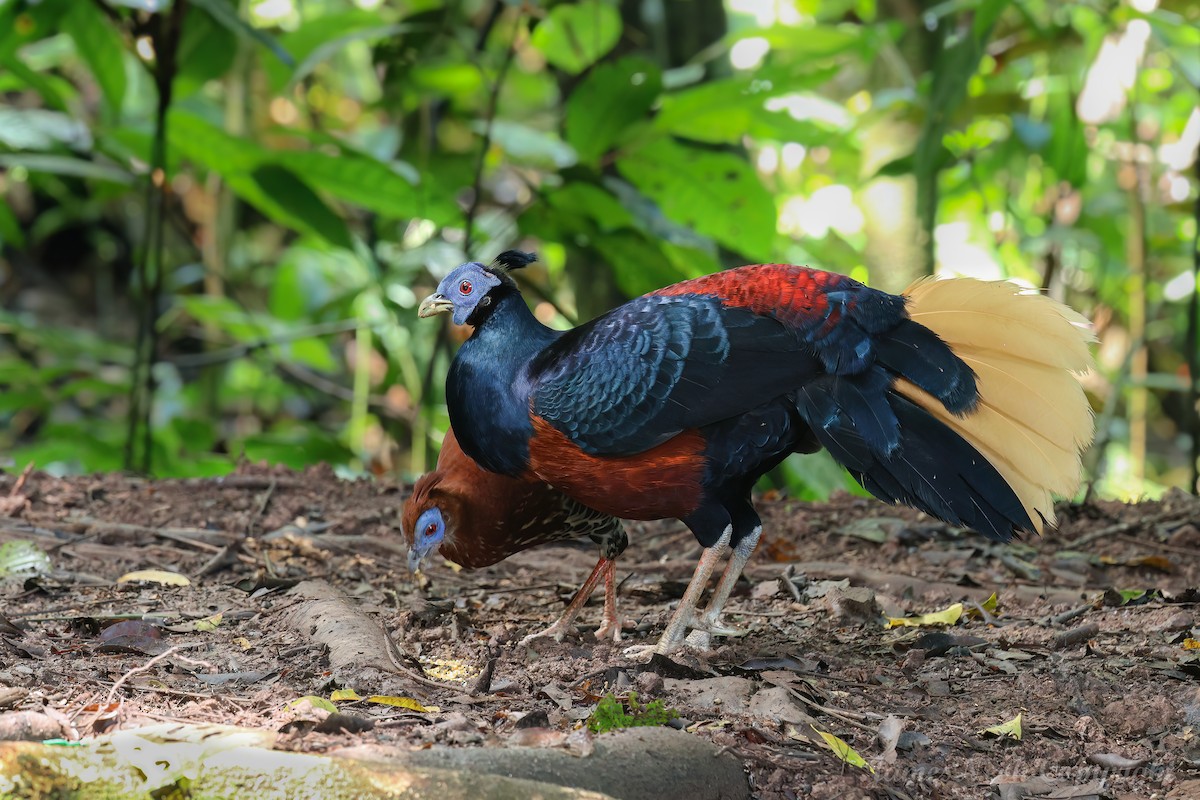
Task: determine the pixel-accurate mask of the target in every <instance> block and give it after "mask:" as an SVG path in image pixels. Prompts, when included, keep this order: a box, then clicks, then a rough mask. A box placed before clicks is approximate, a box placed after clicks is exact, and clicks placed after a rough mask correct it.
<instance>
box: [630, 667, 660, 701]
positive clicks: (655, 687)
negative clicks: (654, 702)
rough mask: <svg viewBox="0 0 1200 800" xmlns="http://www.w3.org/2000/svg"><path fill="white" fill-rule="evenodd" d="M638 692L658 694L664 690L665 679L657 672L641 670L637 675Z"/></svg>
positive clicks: (649, 694)
mask: <svg viewBox="0 0 1200 800" xmlns="http://www.w3.org/2000/svg"><path fill="white" fill-rule="evenodd" d="M636 683H637V690H638V694H641V695H643V696H651V697H653V696H654V695H657V694H658V693H659V692H661V691H662V688H663V679H662V676H661V675H659V674H658V673H657V672H641V673H638V676H637V681H636Z"/></svg>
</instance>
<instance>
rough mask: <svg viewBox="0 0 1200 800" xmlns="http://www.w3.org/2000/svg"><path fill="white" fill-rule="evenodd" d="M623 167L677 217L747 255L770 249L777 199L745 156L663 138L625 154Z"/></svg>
mask: <svg viewBox="0 0 1200 800" xmlns="http://www.w3.org/2000/svg"><path fill="white" fill-rule="evenodd" d="M617 169H618V170H619V171H620V172H621V175H623V176H624V177H625V178H626V180H628V181H629V182H630V183H632V184H634V185H635V186H637V188H638V189H640V190H641V191H642V192H643V193H645V194H646V195H647V196H648V197H650V198H651V199H652V200H654V202H656V203H658V205H659V207H660V208H661V209H662V210H663V213H664V214H666V215H667V216H668V217H670V218H671V219H673V220H675V221H676V222H680V223H682V224H684V225H686V226H687V227H689V228H692V229H694V230H696V231H698V232H699V233H702V234H704V235H705V236H709V237H711V238H713V239H715V240H717V241H718V242H720V243H721V244H723V245H725V246H726V247H728V248H730V249H731V250H736V251H737V252H739V253H741V254H742V255H744V256H748V257H750V258H765V257H767V256H768V255H769V254H770V252H771V243H772V241H773V240H774V237H775V221H776V211H775V201H774V200H773V199H772V197H771V195H770V194H769V193H768V192H767V190H766V189H765V188H764V187H763V185H762V183H761V182H760V181H759V179H758V175H757V174H755V172H754V170H753V168H751V166H750V165H749V164H748V163H746V162H745V161H744V160H743V159H741V158H739V157H737V156H735V155H732V154H730V153H713V152H709V151H706V150H698V149H695V148H691V147H686V146H684V145H681V144H677V143H675V142H673V141H671V140H669V139H659V140H657V141H655V142H652V143H651V144H649V145H646V146H644V147H640V148H638V149H637V150H634V151H632V152H629V153H626V154H624V155H623V156H621V158H619V159H618V160H617Z"/></svg>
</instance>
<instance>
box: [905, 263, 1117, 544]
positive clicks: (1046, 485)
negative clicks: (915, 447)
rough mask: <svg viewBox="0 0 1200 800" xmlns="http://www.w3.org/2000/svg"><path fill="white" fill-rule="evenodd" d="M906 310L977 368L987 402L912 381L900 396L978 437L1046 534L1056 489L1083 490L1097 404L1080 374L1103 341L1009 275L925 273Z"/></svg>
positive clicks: (971, 438)
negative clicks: (957, 399)
mask: <svg viewBox="0 0 1200 800" xmlns="http://www.w3.org/2000/svg"><path fill="white" fill-rule="evenodd" d="M904 295H905V297H907V298H908V312H909V316H911V317H912V318H913V319H914V320H915V321H916V322H919V323H921V324H922V325H924V326H925V327H926V328H929V329H930V330H931V331H933V332H934V333H936V334H937V335H938V336H939V337H941V339H942V340H943V341H944V342H945V343H946V344H948V345H949V346H950V349H952V350H953V351H954V352H955V353H956V354H957V355H958V357H959V358H961V359H962V360H963V361H965V362H966V363H967V365H968V366H969V367H970V368H971V369H972V370H974V371H975V376H976V384H977V387H978V390H979V405H978V406H977V407H976V408H975V409H974V410H973V411H970V412H967V413H966V414H964V415H963V416H961V417H959V416H955V415H953V414H951V413H950V412H949V411H947V410H946V408H945V406H943V405H942V404H941V402H939V401H938V400H937V399H935V398H934V397H933V396H932V395H930V394H928V393H926V392H925V391H923V390H921V389H919V388H917V387H916V386H914V385H913V384H912V383H909V382H908V381H906V380H904V379H900V380H897V381H896V384H895V389H896V391H898V392H899V393H900V394H902V395H904V396H905V397H907V398H908V399H910V400H912V401H913V402H915V403H917V404H918V405H920V406H921V407H922V408H924V409H925V410H926V411H928V412H930V413H931V414H933V415H934V416H936V417H937V418H938V419H939V420H941V421H942V422H944V423H945V424H946V425H948V426H950V427H951V428H952V429H953V430H955V431H956V432H957V433H958V434H959V435H960V436H962V437H963V438H964V439H966V440H967V441H968V442H970V443H971V444H972V445H973V446H974V447H975V449H976V450H978V451H979V452H980V453H981V454H982V455H983V456H984V457H985V458H986V459H987V460H988V461H989V462H990V463H991V464H992V466H994V467H995V468H996V470H997V471H998V472H999V473H1000V474H1001V475H1002V476H1003V477H1004V479H1005V480H1006V481H1007V482H1008V484H1009V486H1011V487H1012V489H1013V491H1014V492H1015V493H1016V495H1017V497H1018V498H1020V500H1021V504H1022V505H1023V506H1024V507H1025V510H1026V512H1028V514H1029V518H1030V519H1031V520H1033V524H1034V527H1035V528H1036V529H1037V531H1038V532H1039V533H1040V532H1041V531H1042V526H1043V521H1044V522H1045V523H1048V524H1051V525H1053V524H1054V500H1053V497H1052V495H1060V496H1070V495H1072V494H1074V493H1075V491H1076V490H1077V489H1078V488H1079V483H1080V480H1081V478H1082V473H1083V466H1082V462H1081V456H1082V453H1083V450H1084V449H1085V448H1086V447H1087V446H1088V444H1090V443H1091V441H1092V436H1093V435H1094V433H1095V423H1094V421H1093V419H1092V409H1091V406H1090V404H1089V403H1088V400H1087V397H1086V396H1085V395H1084V391H1083V387H1082V386H1081V385H1080V383H1079V380H1078V376H1079V375H1080V374H1082V373H1084V372H1086V371H1088V370H1089V369H1090V368H1091V367H1092V365H1093V362H1092V356H1091V353H1090V351H1089V349H1088V344H1089V343H1090V342H1094V341H1095V340H1096V337H1095V335H1094V334H1093V333H1092V330H1091V325H1090V323H1088V321H1087V319H1085V318H1084V317H1083V316H1082V315H1080V314H1078V313H1076V312H1075V311H1073V310H1071V309H1070V308H1068V307H1067V306H1065V305H1063V304H1062V303H1059V302H1056V301H1054V300H1051V299H1050V298H1049V297H1046V296H1045V295H1042V294H1038V293H1036V292H1034V291H1032V290H1027V289H1024V288H1022V287H1020V286H1018V285H1016V284H1014V283H1009V282H1007V281H980V280H975V279H973V278H952V279H946V280H937V279H933V278H926V279H924V280H920V281H917V282H916V283H914V284H913V285H912V286H910V287H908V288H907V289H905V290H904Z"/></svg>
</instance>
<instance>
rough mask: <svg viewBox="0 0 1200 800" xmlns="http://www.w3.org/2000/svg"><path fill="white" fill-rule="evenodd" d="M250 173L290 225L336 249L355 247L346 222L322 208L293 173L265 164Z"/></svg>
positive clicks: (271, 203)
mask: <svg viewBox="0 0 1200 800" xmlns="http://www.w3.org/2000/svg"><path fill="white" fill-rule="evenodd" d="M251 174H252V176H253V179H254V181H255V182H256V183H257V184H258V185H259V187H260V188H261V189H262V191H263V193H264V195H265V197H266V198H269V199H270V205H271V206H274V207H275V208H276V209H277V210H278V209H281V210H283V212H284V216H286V217H289V218H290V219H291V220H292V224H293V225H295V226H296V227H298V228H300V229H302V230H308V231H311V232H313V233H315V234H317V235H318V236H320V237H321V238H322V239H324V240H325V241H327V242H329V243H330V244H333V245H336V246H338V247H344V248H345V249H347V250H349V249H351V248H352V247H353V246H354V243H353V241H352V240H351V238H350V230H349V229H348V228H347V227H346V221H345V220H343V219H342V218H341V217H339V216H338V215H337V214H336V213H335V212H334V211H333V209H331V208H330V207H329V206H327V205H325V202H324V201H323V200H322V199H321V198H320V197H318V196H317V194H316V193H315V192H314V191H313V190H312V189H311V188H310V187H309V185H308V184H307V183H305V182H304V181H302V180H300V178H299V177H297V176H296V173H294V172H292V171H291V170H289V169H287V168H285V167H280V166H278V165H275V164H264V165H262V166H261V167H258V168H256V169H255V170H254V171H253V172H252V173H251ZM261 202H262V201H261V200H260V203H261Z"/></svg>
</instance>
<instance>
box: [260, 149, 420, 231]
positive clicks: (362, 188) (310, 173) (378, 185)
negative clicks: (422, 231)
mask: <svg viewBox="0 0 1200 800" xmlns="http://www.w3.org/2000/svg"><path fill="white" fill-rule="evenodd" d="M270 158H271V160H272V161H273V162H274V163H276V164H278V165H280V166H283V167H287V168H288V169H290V170H292V171H294V172H295V173H296V174H298V175H303V176H304V179H305V180H306V181H307V182H308V183H309V184H311V185H312V186H313V187H315V188H317V189H320V190H322V191H326V192H329V193H330V194H332V195H335V196H336V197H339V198H341V199H342V200H345V201H347V202H349V203H353V204H355V205H358V206H361V207H363V208H366V209H370V210H371V211H374V212H376V213H378V214H383V215H384V216H387V217H394V218H396V219H409V218H411V217H424V216H428V215H427V213H426V212H427V211H428V210H429V209H428V207H427V206H428V204H427V202H426V200H425V198H424V197H423V196H422V193H421V192H420V191H419V190H418V188H417V187H415V186H413V184H412V183H410V182H409V180H408V179H407V178H406V177H404V175H402V174H401V173H400V172H399V171H398V170H396V169H395V168H394V167H392V166H391V165H389V164H385V163H384V162H382V161H377V160H375V159H374V158H371V157H370V156H366V155H361V154H359V153H354V152H351V151H342V152H341V153H339V154H338V155H336V156H334V155H329V154H328V153H323V152H321V151H319V150H284V151H281V152H278V153H273V154H272V155H271V156H270Z"/></svg>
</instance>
